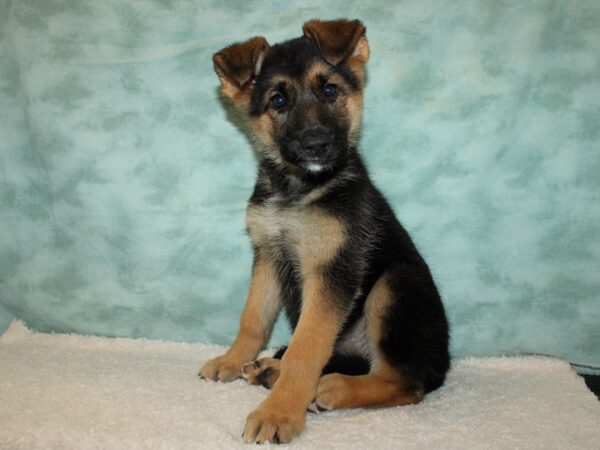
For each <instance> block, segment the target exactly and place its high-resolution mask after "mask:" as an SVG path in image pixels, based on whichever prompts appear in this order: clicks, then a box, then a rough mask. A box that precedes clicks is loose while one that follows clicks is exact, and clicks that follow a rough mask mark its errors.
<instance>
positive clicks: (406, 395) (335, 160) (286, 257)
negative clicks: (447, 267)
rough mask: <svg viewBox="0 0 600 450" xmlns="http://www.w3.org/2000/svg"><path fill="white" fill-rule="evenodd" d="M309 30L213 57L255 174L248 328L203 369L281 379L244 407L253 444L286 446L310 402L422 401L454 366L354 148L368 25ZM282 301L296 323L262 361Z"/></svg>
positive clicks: (329, 24) (395, 227) (422, 271)
mask: <svg viewBox="0 0 600 450" xmlns="http://www.w3.org/2000/svg"><path fill="white" fill-rule="evenodd" d="M303 31H304V36H303V37H300V38H298V39H292V40H290V41H286V42H283V43H281V44H277V45H274V46H272V47H271V46H269V44H268V43H267V41H266V40H265V39H264V38H262V37H255V38H252V39H250V40H248V41H246V42H244V43H241V44H234V45H231V46H230V47H227V48H225V49H223V50H221V51H220V52H218V53H216V54H215V55H214V57H213V62H214V67H215V71H216V72H217V75H218V76H219V79H220V81H221V84H222V88H223V93H224V94H225V95H226V96H227V97H229V98H231V99H232V100H233V102H234V103H235V104H236V105H237V106H238V107H239V108H241V110H242V111H244V112H245V113H246V114H247V117H248V119H249V122H250V124H251V128H252V130H253V134H254V137H255V138H256V139H255V140H256V150H257V153H258V180H257V182H256V187H255V188H254V192H253V194H252V197H251V198H250V201H249V205H248V210H247V226H248V231H249V234H250V237H251V239H252V244H253V248H254V265H253V269H252V283H251V286H250V292H249V294H248V299H247V301H246V306H245V309H244V312H243V314H242V317H241V321H240V331H239V333H238V336H237V338H236V339H235V342H234V343H233V345H232V346H231V348H230V349H229V350H228V351H227V353H225V354H224V355H222V356H220V357H218V358H215V359H213V360H211V361H208V362H207V363H206V364H205V365H204V367H202V369H201V370H200V375H201V376H202V377H204V378H208V379H211V380H220V381H230V380H233V379H236V378H238V377H240V376H241V375H242V373H243V374H244V376H245V377H246V378H248V379H249V380H250V381H253V382H256V383H261V384H264V385H265V386H267V387H272V391H271V393H270V395H269V396H268V398H267V399H266V400H265V401H264V402H263V403H262V404H261V405H260V406H259V407H258V408H257V409H256V410H255V411H254V412H252V413H251V414H250V415H249V416H248V419H247V423H246V427H245V430H244V433H243V438H244V440H245V441H246V442H264V441H267V440H268V441H270V442H288V441H289V440H290V439H292V438H293V437H294V436H295V435H297V434H298V433H299V432H300V431H301V430H302V428H303V427H304V420H305V414H306V410H307V407H309V406H310V405H312V407H315V408H318V409H328V410H329V409H336V408H355V407H369V406H392V405H404V404H410V403H417V402H419V401H420V400H421V399H422V398H423V396H424V395H425V394H426V393H427V392H430V391H432V390H434V389H436V388H438V387H439V386H441V385H442V384H443V382H444V378H445V375H446V372H447V371H448V368H449V355H448V324H447V321H446V316H445V313H444V307H443V305H442V302H441V300H440V296H439V294H438V291H437V289H436V287H435V284H434V282H433V279H432V277H431V274H430V272H429V269H428V267H427V264H426V263H425V262H424V261H423V258H422V257H421V256H420V255H419V253H418V251H417V249H416V248H415V246H414V244H413V243H412V241H411V239H410V237H409V236H408V234H407V233H406V231H405V230H404V229H403V228H402V226H401V225H400V223H399V222H398V220H397V219H396V218H395V216H394V213H393V212H392V209H391V208H390V206H389V205H388V203H387V202H386V201H385V199H384V198H383V197H382V195H381V194H380V193H379V191H378V190H377V189H376V188H375V187H374V186H373V184H372V183H371V181H370V180H369V177H368V174H367V170H366V169H365V166H364V164H363V162H362V160H361V158H360V156H359V154H358V152H357V142H358V139H359V132H360V124H361V112H362V91H363V86H364V83H365V63H366V62H367V59H368V57H369V46H368V43H367V38H366V36H365V27H364V26H363V25H362V23H361V22H359V21H357V20H353V21H347V20H336V21H317V20H312V21H310V22H307V23H305V24H304V27H303ZM394 120H396V119H395V118H390V126H394ZM282 307H283V308H284V309H285V311H286V313H287V316H288V319H289V321H290V324H291V326H292V328H293V330H294V332H293V336H292V339H291V341H290V343H289V346H288V347H287V349H283V350H281V351H280V352H278V354H277V355H275V356H276V357H275V358H265V359H262V360H259V361H254V362H252V360H253V359H254V358H256V356H257V355H258V353H259V352H260V351H261V350H262V349H263V348H264V347H265V345H266V344H267V343H268V341H269V337H270V334H271V330H272V327H273V323H274V322H275V319H276V318H277V316H278V314H279V312H280V310H281V308H282ZM279 358H280V359H279ZM242 369H243V370H242Z"/></svg>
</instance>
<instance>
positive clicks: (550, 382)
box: [0, 322, 600, 450]
mask: <svg viewBox="0 0 600 450" xmlns="http://www.w3.org/2000/svg"><path fill="white" fill-rule="evenodd" d="M223 351H224V348H222V347H218V346H212V345H200V344H196V345H192V344H181V343H173V342H159V341H147V340H132V339H109V338H100V337H89V336H76V335H58V334H42V333H34V332H31V331H29V330H28V329H27V328H25V326H24V325H23V324H22V323H20V322H13V324H12V325H11V327H10V328H9V329H8V330H7V332H6V333H5V334H4V335H3V336H2V337H1V338H0V447H1V448H4V447H8V448H27V449H29V448H73V449H84V448H99V447H103V448H126V449H135V448H165V449H170V448H173V449H184V448H197V449H219V448H222V449H233V448H245V449H248V448H255V447H253V446H252V445H250V446H248V445H245V444H243V443H242V441H241V439H240V436H241V433H242V428H243V426H244V422H245V419H246V415H247V414H248V413H249V412H250V411H251V410H252V409H253V408H254V407H256V406H257V405H258V404H259V403H260V401H261V400H262V399H264V398H265V396H266V395H267V391H266V390H265V389H263V388H261V387H255V386H249V385H248V384H246V383H245V382H244V381H242V380H239V381H236V382H233V383H228V384H223V383H215V382H209V381H202V380H200V379H198V377H197V376H196V373H197V371H198V368H199V367H200V365H201V364H202V363H203V362H204V361H205V360H206V359H208V358H210V357H213V356H216V355H218V354H219V353H221V352H223ZM288 446H289V447H292V448H314V449H317V448H319V449H337V448H339V449H352V448H356V449H361V450H363V449H439V448H444V449H469V448H473V449H483V448H502V449H515V448H523V449H531V448H540V449H541V448H543V449H550V448H555V449H574V448H581V449H592V448H600V402H598V401H597V400H596V398H595V397H594V395H593V394H592V393H591V392H590V391H588V390H587V388H586V387H585V384H584V382H583V380H582V379H581V378H579V377H578V376H577V375H576V374H575V373H574V372H573V371H572V369H571V368H570V366H569V365H568V364H567V363H566V362H563V361H559V360H555V359H549V358H542V357H526V358H470V359H462V360H458V361H454V364H453V369H452V371H451V372H450V374H449V377H448V380H447V383H446V384H445V386H444V387H442V388H441V389H439V390H438V391H436V392H434V393H432V394H430V395H429V396H427V397H426V399H425V400H424V401H423V402H422V403H421V404H419V405H415V406H404V407H397V408H388V409H378V410H365V409H361V410H352V411H336V412H331V413H320V414H312V413H310V414H309V415H308V418H307V421H306V428H305V430H304V431H303V433H302V434H301V435H300V436H299V437H297V438H296V439H295V440H294V441H292V443H291V444H290V445H288Z"/></svg>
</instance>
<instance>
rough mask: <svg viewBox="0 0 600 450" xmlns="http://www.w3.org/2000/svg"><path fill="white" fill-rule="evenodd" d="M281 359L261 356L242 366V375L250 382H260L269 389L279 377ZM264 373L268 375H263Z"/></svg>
mask: <svg viewBox="0 0 600 450" xmlns="http://www.w3.org/2000/svg"><path fill="white" fill-rule="evenodd" d="M280 366H281V360H280V359H275V358H269V357H267V358H261V359H258V360H256V361H252V362H249V363H246V364H244V365H243V367H242V376H243V377H244V378H245V379H246V381H248V383H250V384H260V385H262V386H264V387H266V388H267V389H271V388H272V387H273V385H274V384H275V382H276V381H277V379H278V378H279V372H280ZM265 373H268V376H267V377H265V376H264V375H265Z"/></svg>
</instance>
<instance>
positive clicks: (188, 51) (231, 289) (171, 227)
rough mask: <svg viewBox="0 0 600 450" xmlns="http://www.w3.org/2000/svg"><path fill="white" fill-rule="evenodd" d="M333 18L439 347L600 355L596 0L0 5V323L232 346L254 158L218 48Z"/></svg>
mask: <svg viewBox="0 0 600 450" xmlns="http://www.w3.org/2000/svg"><path fill="white" fill-rule="evenodd" d="M339 17H349V18H360V19H361V20H362V21H363V22H364V23H365V25H366V26H367V35H368V38H369V42H370V45H371V50H372V54H371V59H370V61H369V64H368V85H367V88H366V92H365V119H364V132H363V138H362V141H361V149H362V152H363V154H364V157H365V159H366V161H367V164H368V166H369V167H370V170H371V174H372V177H373V179H374V181H375V183H376V185H377V186H379V188H380V189H381V190H382V191H383V192H384V193H385V194H386V196H387V197H388V199H389V200H390V202H391V204H392V205H393V207H394V209H395V211H396V212H397V214H398V216H399V217H400V220H401V221H402V222H403V224H404V225H405V226H406V228H407V229H408V231H409V232H410V233H411V234H412V236H413V237H414V239H415V241H416V244H417V246H418V247H419V249H420V250H421V251H422V253H423V254H424V256H425V257H426V259H427V261H428V262H429V264H430V266H431V269H432V271H433V274H434V276H435V278H436V279H437V282H438V284H439V287H440V290H441V292H442V295H443V297H444V300H445V304H446V307H447V310H448V314H449V317H450V321H451V325H452V351H453V354H454V355H456V356H463V355H483V354H486V355H498V354H514V353H542V354H551V355H555V356H559V357H563V358H566V359H568V360H570V361H572V362H576V363H579V364H588V365H596V366H600V145H599V144H600V126H599V124H600V106H599V105H600V27H599V26H598V24H599V23H600V2H598V1H596V0H589V1H585V0H573V1H568V2H567V1H563V0H539V1H522V0H514V1H503V2H498V1H495V0H484V1H481V0H472V1H461V2H456V1H451V0H448V1H442V0H406V1H389V0H377V1H364V0H360V1H347V2H346V1H341V0H318V1H314V0H277V1H269V2H259V1H253V0H236V1H227V2H219V1H200V0H198V1H186V0H171V1H158V0H156V1H152V0H145V1H123V0H104V1H94V0H19V1H12V2H11V1H10V0H0V39H1V40H0V96H1V97H0V326H1V327H2V328H5V327H6V326H7V324H8V323H9V321H10V320H11V319H13V318H15V317H16V318H19V319H22V320H23V321H25V322H26V323H27V324H28V325H29V326H30V327H32V328H34V329H36V330H40V331H60V332H75V333H85V334H99V335H108V336H117V335H118V336H128V337H147V338H162V339H170V340H181V341H195V342H213V343H219V344H229V343H231V342H232V340H233V338H234V336H235V333H236V331H237V324H238V317H239V312H240V310H241V308H242V305H243V302H244V300H245V294H246V291H247V285H248V280H249V276H250V264H251V248H250V244H249V240H248V238H247V236H246V234H245V230H244V228H245V225H244V208H245V203H246V200H247V198H248V197H249V195H250V193H251V189H252V186H253V181H254V177H255V171H256V168H255V160H254V157H253V154H252V151H251V148H250V144H249V142H248V140H247V139H246V137H245V136H244V134H243V133H242V131H241V130H240V126H239V123H236V121H235V119H234V118H233V117H235V116H233V115H232V114H231V111H228V110H227V107H226V105H224V104H223V103H222V102H221V101H220V100H219V95H218V80H217V78H216V76H215V74H214V73H213V70H212V63H211V55H212V54H213V53H214V52H215V51H217V50H219V49H220V48H222V47H223V46H226V45H228V44H230V43H232V42H234V41H239V40H244V39H246V38H248V37H251V36H254V35H264V36H265V37H266V38H267V39H268V40H269V41H270V42H272V43H273V42H278V41H281V40H284V39H288V38H292V37H296V36H299V35H300V34H301V26H302V23H303V22H304V21H305V20H308V19H311V18H322V19H333V18H339ZM288 336H289V332H288V331H287V325H286V324H285V321H282V320H280V321H279V323H278V325H277V328H276V331H275V333H274V335H273V339H272V341H271V343H272V344H273V345H276V344H281V343H284V342H285V341H286V339H287V338H288Z"/></svg>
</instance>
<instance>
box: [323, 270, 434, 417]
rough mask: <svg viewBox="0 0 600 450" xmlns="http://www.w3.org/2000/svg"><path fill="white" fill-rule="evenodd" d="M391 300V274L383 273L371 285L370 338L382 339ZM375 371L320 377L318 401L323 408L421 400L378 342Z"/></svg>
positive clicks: (367, 313)
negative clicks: (384, 322) (383, 352)
mask: <svg viewBox="0 0 600 450" xmlns="http://www.w3.org/2000/svg"><path fill="white" fill-rule="evenodd" d="M391 301H392V294H391V291H390V288H389V285H388V276H387V274H383V275H382V276H381V277H380V278H379V279H378V280H377V282H376V283H375V284H374V285H373V287H372V288H371V292H370V293H369V295H368V297H367V300H366V303H365V317H366V320H367V333H368V336H369V341H370V342H380V341H381V339H382V331H381V330H382V325H383V320H384V319H385V317H386V315H387V309H388V307H389V305H390V302H391ZM374 350H375V351H374V358H373V361H372V367H373V369H372V371H371V373H369V374H367V375H360V376H348V375H340V374H330V375H325V376H323V377H321V380H320V381H319V386H318V388H317V395H316V398H315V403H316V405H317V406H318V407H320V408H323V409H338V408H360V407H370V406H395V405H406V404H412V403H418V402H419V401H421V400H422V399H423V393H422V392H419V391H415V390H414V389H412V388H411V387H410V386H408V385H407V384H406V382H405V380H404V377H403V376H402V373H401V372H399V371H398V370H397V369H395V368H393V367H392V366H390V365H389V363H388V362H386V360H385V358H384V357H383V355H381V350H380V349H379V347H378V346H374Z"/></svg>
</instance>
